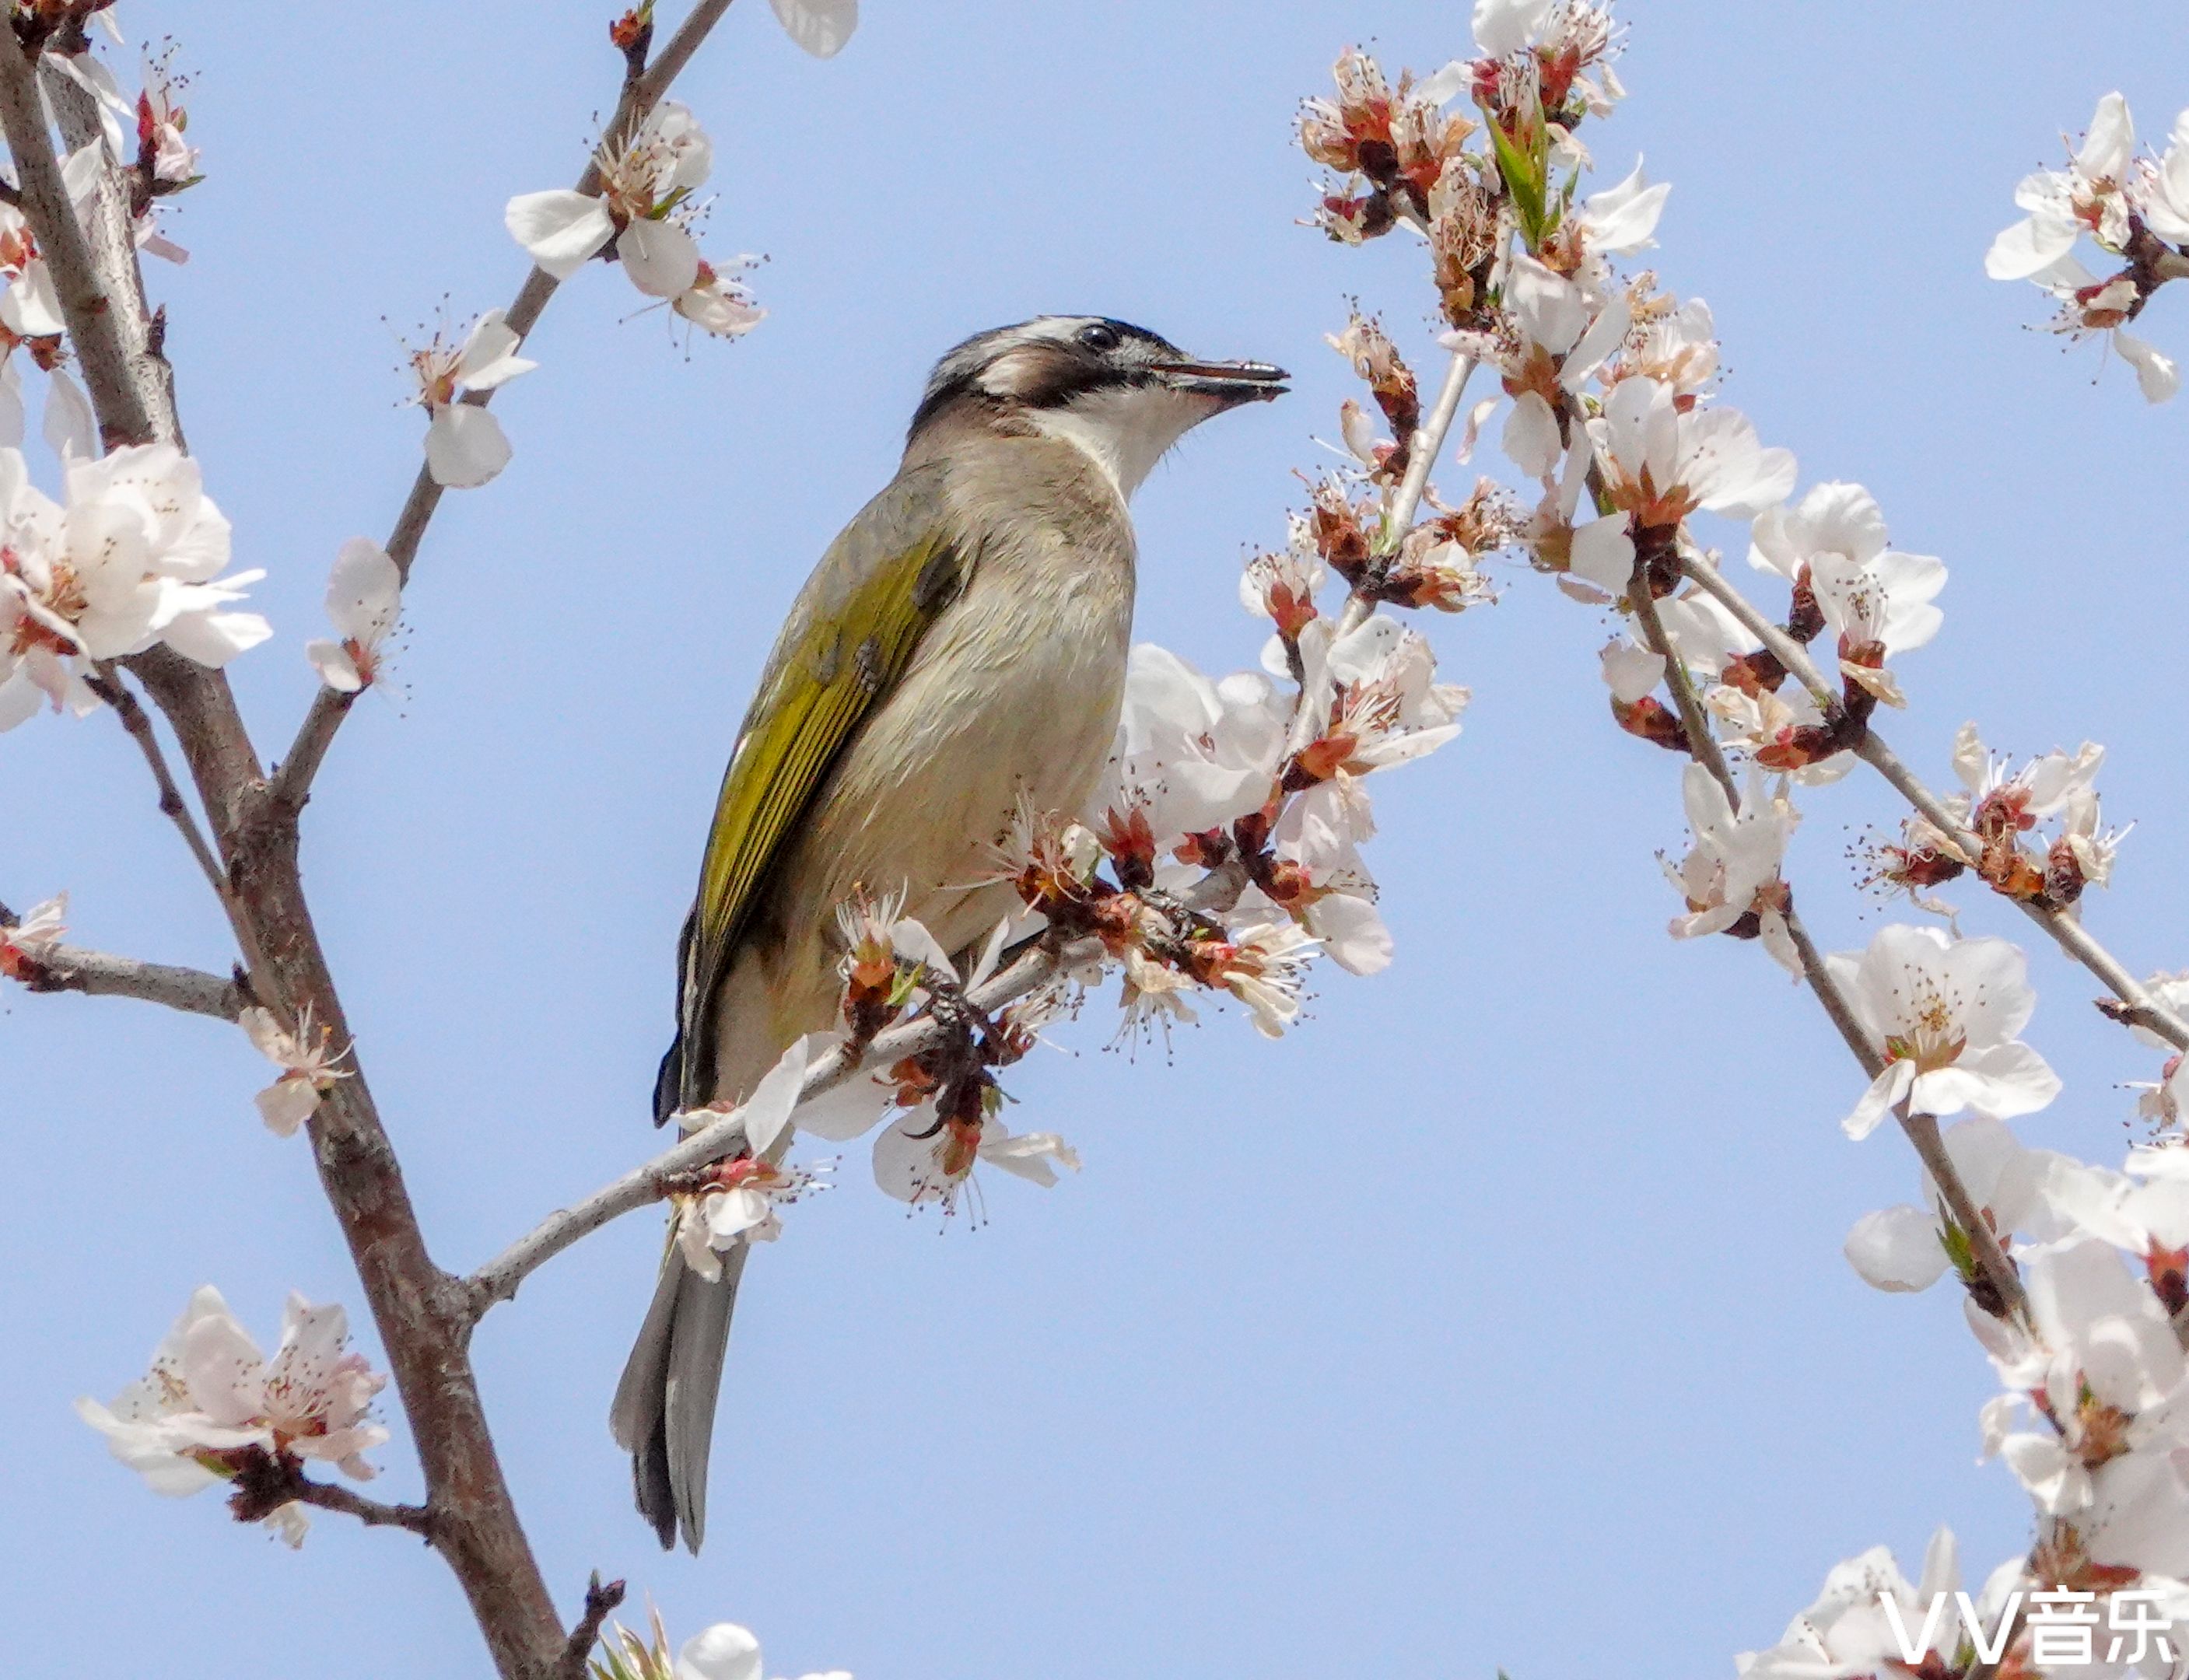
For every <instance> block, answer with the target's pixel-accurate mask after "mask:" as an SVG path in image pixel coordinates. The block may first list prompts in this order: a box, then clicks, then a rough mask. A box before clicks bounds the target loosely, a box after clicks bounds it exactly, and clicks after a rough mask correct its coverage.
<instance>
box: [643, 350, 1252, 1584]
mask: <svg viewBox="0 0 2189 1680" xmlns="http://www.w3.org/2000/svg"><path fill="white" fill-rule="evenodd" d="M1286 377H1287V376H1286V374H1285V373H1284V372H1283V371H1282V370H1281V369H1279V368H1275V367H1270V366H1269V365H1265V364H1263V363H1259V362H1208V361H1200V360H1196V359H1194V358H1192V357H1190V356H1188V355H1186V354H1184V353H1183V352H1181V351H1180V350H1179V348H1178V347H1177V346H1175V345H1174V344H1172V343H1170V342H1168V341H1167V340H1165V339H1162V338H1160V337H1157V336H1156V335H1155V334H1154V333H1152V332H1148V331H1144V330H1143V329H1141V328H1140V327H1136V326H1128V325H1126V324H1125V323H1124V322H1123V321H1116V320H1106V319H1103V318H1101V317H1097V316H1086V315H1044V316H1043V317H1041V318H1039V319H1038V320H1031V321H1026V322H1023V323H1021V324H1020V325H1016V326H1007V327H1001V328H998V329H997V330H996V331H993V332H984V333H981V334H980V335H979V336H978V337H973V338H969V339H967V340H966V341H965V342H964V343H963V344H960V345H959V346H958V348H956V349H954V350H953V351H951V352H950V354H947V356H945V357H943V359H942V361H941V362H939V363H938V364H936V369H935V371H934V373H933V374H932V375H931V376H930V378H929V379H928V382H927V389H926V392H925V394H924V395H923V396H922V397H921V399H920V403H919V410H918V411H917V412H915V413H914V414H913V417H912V427H911V431H910V433H909V435H908V437H907V438H906V440H905V450H904V460H903V462H902V465H901V466H900V467H898V469H897V477H896V478H893V479H891V481H890V484H889V485H888V487H887V488H886V489H884V490H883V491H882V492H881V494H880V495H877V496H876V497H875V498H874V500H873V501H870V502H868V504H867V505H866V506H865V507H863V508H862V509H861V510H860V512H859V513H858V516H857V518H854V519H853V520H852V521H851V523H850V524H849V525H847V526H846V527H845V529H844V531H843V534H842V535H840V536H839V537H838V538H837V539H836V540H835V541H834V543H832V544H831V545H830V546H829V552H827V553H826V554H825V555H823V557H822V558H821V563H820V564H819V565H818V566H817V567H815V568H814V570H813V575H812V577H810V578H809V579H807V580H806V586H805V588H804V589H802V590H801V591H800V592H799V596H798V599H797V601H796V602H795V604H794V605H793V606H792V608H791V609H790V617H789V619H788V621H787V622H786V623H785V624H784V625H783V630H782V631H781V633H780V634H779V635H778V636H777V638H776V642H775V649H774V652H773V653H771V654H770V655H769V658H768V662H767V668H766V670H765V671H764V672H762V674H761V682H760V692H759V693H757V694H756V695H755V697H754V699H753V702H752V705H751V707H750V709H749V710H748V711H747V712H746V713H745V718H744V724H743V725H742V726H741V727H739V729H738V738H737V744H736V746H735V747H734V748H733V749H732V751H731V755H730V763H729V768H728V769H727V771H726V772H724V774H723V777H722V787H721V795H720V796H719V797H718V799H717V800H716V806H715V822H714V828H713V830H712V831H711V832H710V834H709V835H708V838H707V850H706V855H705V858H704V862H703V863H702V865H701V868H700V874H699V897H698V900H697V902H695V903H694V904H693V908H692V914H691V916H690V918H689V919H687V921H686V923H685V925H684V933H683V937H682V941H681V942H680V945H679V950H678V963H679V975H678V991H677V1032H676V1042H675V1043H674V1044H671V1045H670V1049H669V1054H668V1055H666V1056H665V1057H664V1058H663V1059H662V1063H661V1074H660V1078H659V1080H658V1081H657V1082H656V1084H655V1088H654V1096H653V1110H654V1120H655V1122H656V1123H657V1124H658V1123H660V1122H662V1121H665V1120H666V1119H667V1118H668V1117H670V1115H672V1114H673V1113H675V1112H676V1111H677V1110H679V1109H682V1108H688V1107H694V1106H699V1105H700V1104H703V1103H706V1102H710V1101H717V1100H738V1099H740V1098H742V1097H743V1096H744V1095H745V1094H746V1093H747V1092H749V1090H750V1089H751V1088H752V1086H753V1085H754V1083H755V1082H756V1081H757V1080H758V1079H759V1078H760V1077H761V1075H762V1074H763V1073H765V1072H766V1071H767V1070H768V1068H769V1067H771V1066H773V1065H774V1063H775V1061H777V1059H778V1057H779V1056H780V1055H782V1054H783V1051H784V1050H785V1049H788V1048H789V1045H790V1044H792V1043H793V1042H795V1040H796V1039H798V1038H800V1037H801V1036H803V1035H804V1034H806V1033H808V1032H817V1031H820V1030H822V1029H823V1028H825V1027H829V1026H830V1025H831V1024H833V1023H834V1021H835V1019H836V1013H837V1005H838V1000H839V997H840V980H839V977H838V972H837V970H838V964H839V960H840V957H841V955H842V944H841V940H840V934H839V932H838V930H837V926H836V920H835V910H836V907H837V906H838V905H839V904H840V903H841V902H844V901H845V900H846V899H847V898H848V897H851V895H852V894H853V893H854V891H860V890H863V891H867V892H868V893H871V894H885V893H896V892H898V891H902V893H903V894H904V895H905V897H904V912H903V913H904V914H907V915H909V916H913V917H915V918H917V919H919V921H920V922H922V923H923V924H925V926H926V927H927V928H928V930H929V931H930V932H931V933H932V934H934V936H936V940H937V941H939V942H940V943H941V944H942V947H943V948H944V949H945V950H948V951H959V950H961V949H964V947H969V946H971V945H973V944H975V943H976V942H979V941H980V940H981V938H982V937H983V936H986V935H987V933H988V931H990V930H991V929H992V928H993V926H994V925H995V924H996V923H997V921H998V919H1000V918H1001V917H1002V916H1004V914H1006V913H1008V912H1009V911H1010V910H1012V909H1014V908H1015V907H1016V899H1015V896H1014V895H1013V892H1012V890H1011V889H1010V886H1009V885H1007V884H998V883H995V882H993V880H991V881H990V882H989V883H988V884H987V885H982V884H981V881H982V878H983V877H993V874H994V873H995V870H994V864H993V847H994V846H995V843H996V842H997V840H998V839H1000V838H1001V837H1002V835H1003V834H1004V832H1005V831H1006V829H1008V828H1009V826H1010V821H1011V818H1012V816H1013V814H1014V812H1015V810H1016V809H1017V807H1018V806H1019V805H1020V803H1021V801H1022V800H1023V801H1025V802H1027V804H1029V805H1031V806H1032V807H1033V808H1034V809H1036V810H1040V811H1059V812H1066V813H1074V814H1076V813H1077V812H1079V811H1080V810H1081V808H1082V807H1083V806H1084V805H1085V804H1086V803H1087V801H1088V800H1089V799H1090V798H1091V797H1092V796H1093V795H1094V794H1095V791H1096V784H1097V782H1098V780H1099V778H1100V776H1101V774H1102V772H1103V769H1104V766H1105V765H1106V762H1107V760H1108V756H1109V752H1110V746H1111V736H1112V735H1113V733H1115V731H1116V728H1117V712H1118V707H1119V704H1120V702H1121V700H1122V699H1123V693H1124V686H1125V658H1126V653H1127V650H1128V644H1129V641H1130V636H1131V630H1132V618H1133V574H1134V542H1133V527H1132V521H1131V519H1130V518H1129V516H1128V514H1127V512H1126V510H1125V502H1126V499H1127V498H1128V496H1130V495H1132V493H1133V491H1134V489H1137V488H1138V487H1139V485H1140V481H1141V480H1142V479H1143V478H1146V477H1147V475H1148V472H1149V471H1150V469H1151V468H1152V467H1154V466H1155V464H1156V462H1157V461H1158V460H1160V459H1161V458H1162V455H1163V454H1164V452H1165V451H1167V450H1168V449H1169V448H1170V447H1171V445H1172V444H1175V443H1176V442H1177V441H1178V440H1179V438H1181V437H1183V436H1184V435H1185V433H1187V432H1188V431H1190V430H1191V429H1192V428H1193V427H1196V426H1197V425H1199V424H1200V423H1201V422H1202V421H1204V420H1207V419H1208V418H1209V417H1210V416H1213V415H1217V414H1221V413H1222V412H1224V411H1225V410H1226V409H1230V408H1236V407H1237V406H1239V405H1240V404H1243V403H1248V402H1253V401H1255V400H1258V399H1265V398H1270V397H1276V396H1278V395H1281V393H1283V390H1284V388H1285V387H1284V384H1283V381H1284V380H1285V378H1286ZM745 1254H746V1247H745V1246H744V1245H743V1244H740V1245H738V1247H736V1248H735V1249H733V1250H732V1251H731V1252H730V1253H727V1254H726V1255H724V1256H723V1266H722V1276H721V1278H720V1279H719V1280H716V1281H709V1280H707V1279H704V1278H703V1277H701V1276H699V1274H698V1273H696V1272H694V1271H693V1270H692V1269H691V1268H690V1267H689V1266H688V1265H687V1264H685V1263H684V1261H683V1259H682V1258H681V1257H680V1256H679V1255H678V1254H677V1253H676V1252H675V1251H674V1250H673V1249H672V1250H671V1252H670V1254H669V1255H668V1257H667V1259H666V1260H665V1263H664V1264H663V1267H662V1272H661V1278H660V1281H659V1285H658V1286H657V1287H656V1288H655V1291H654V1296H653V1307H652V1309H651V1310H649V1311H648V1314H647V1317H646V1322H645V1325H644V1326H642V1328H641V1330H640V1331H639V1334H638V1342H637V1345H636V1347H634V1348H633V1349H631V1359H630V1361H629V1363H628V1364H627V1365H626V1366H625V1368H624V1373H623V1380H622V1382H621V1383H619V1385H618V1387H617V1389H616V1396H615V1403H614V1408H613V1410H612V1411H611V1413H610V1420H609V1421H610V1427H611V1428H612V1429H613V1430H614V1435H615V1438H616V1440H617V1441H618V1442H619V1444H620V1445H623V1446H624V1447H625V1448H627V1449H628V1450H629V1451H630V1452H631V1470H632V1478H633V1481H634V1483H635V1485H636V1491H637V1498H638V1508H639V1510H640V1512H641V1513H642V1514H643V1515H644V1516H645V1518H646V1519H647V1520H648V1522H650V1523H651V1524H653V1528H654V1530H655V1532H656V1533H657V1534H659V1536H660V1538H661V1543H662V1545H663V1546H664V1547H672V1546H674V1545H675V1544H676V1536H677V1533H678V1531H679V1530H680V1529H681V1530H682V1534H683V1536H684V1542H685V1544H686V1545H687V1546H688V1547H690V1548H691V1549H692V1550H693V1551H694V1552H697V1551H698V1550H699V1545H700V1541H701V1540H702V1538H703V1537H704V1535H705V1532H706V1511H707V1455H708V1450H709V1446H710V1441H711V1438H712V1435H713V1433H714V1419H715V1400H716V1390H717V1389H718V1388H719V1387H720V1385H721V1371H722V1354H723V1349H724V1347H725V1345H726V1343H727V1341H728V1338H729V1326H730V1309H731V1307H732V1304H734V1302H735V1300H736V1297H737V1288H738V1278H739V1276H741V1274H742V1272H743V1270H744V1258H745Z"/></svg>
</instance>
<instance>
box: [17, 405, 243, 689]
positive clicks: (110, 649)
mask: <svg viewBox="0 0 2189 1680" xmlns="http://www.w3.org/2000/svg"><path fill="white" fill-rule="evenodd" d="M65 478H66V486H67V487H66V492H65V493H66V496H67V501H66V505H65V506H63V505H61V504H58V503H55V502H54V501H52V500H51V499H49V498H48V497H47V496H46V495H44V494H42V492H41V491H39V490H38V489H37V488H35V487H34V486H33V485H32V484H31V482H30V475H29V472H28V469H27V467H25V463H24V461H23V457H22V455H21V453H20V451H19V450H0V727H13V726H14V724H17V723H20V722H21V721H23V720H24V719H25V718H26V717H29V716H31V715H32V714H33V713H34V712H35V711H36V710H37V707H38V703H39V699H40V697H41V696H42V697H43V698H44V699H47V700H48V701H50V702H51V704H53V705H54V707H55V708H57V709H59V708H66V709H69V710H76V711H83V710H89V709H90V708H91V707H93V706H94V705H96V704H98V702H97V699H96V698H95V697H94V696H93V695H92V694H91V693H90V691H89V690H88V688H87V687H85V681H84V680H85V678H86V676H88V675H89V672H90V667H91V665H93V663H94V662H98V661H104V660H108V659H121V658H125V657H127V656H128V655H130V654H133V653H142V652H144V650H145V649H146V648H150V647H151V646H153V645H154V644H155V643H156V642H166V643H167V645H168V646H169V647H171V648H173V649H174V650H175V651H176V652H177V653H181V654H183V655H184V657H185V658H188V659H194V660H195V661H196V662H197V663H199V664H201V665H216V666H217V665H224V664H226V663H227V662H228V661H229V659H233V658H234V657H235V655H236V654H237V653H240V652H242V651H243V650H244V649H246V648H252V647H255V646H256V645H257V643H259V642H263V641H264V640H265V639H266V637H267V636H269V635H271V634H272V633H273V631H272V629H271V627H270V626H269V625H268V624H267V622H266V620H265V619H263V618H260V617H259V616H258V615H257V614H255V613H238V612H234V611H231V610H229V609H230V608H232V607H233V606H234V605H235V603H236V602H240V601H241V600H242V599H243V598H244V585H246V584H250V583H253V582H256V581H257V580H258V579H259V578H260V577H262V576H263V573H258V572H241V573H236V574H233V575H230V576H228V577H222V576H220V575H219V574H220V572H221V571H222V569H223V568H224V567H225V566H226V565H227V563H228V558H229V523H228V521H227V519H226V518H223V516H222V514H221V512H220V510H219V509H218V507H216V506H214V505H213V502H212V499H211V498H210V497H208V496H206V495H205V494H204V491H203V488H202V484H201V478H200V476H199V470H198V465H197V462H196V461H194V460H192V459H191V458H190V457H189V456H188V455H184V454H183V453H182V452H181V451H180V450H177V449H176V448H174V447H173V445H172V444H144V445H139V446H132V447H129V448H125V449H119V450H115V451H114V452H113V453H112V454H110V455H103V456H100V457H98V458H97V459H93V460H76V461H71V463H70V465H69V467H68V470H67V472H66V474H65Z"/></svg>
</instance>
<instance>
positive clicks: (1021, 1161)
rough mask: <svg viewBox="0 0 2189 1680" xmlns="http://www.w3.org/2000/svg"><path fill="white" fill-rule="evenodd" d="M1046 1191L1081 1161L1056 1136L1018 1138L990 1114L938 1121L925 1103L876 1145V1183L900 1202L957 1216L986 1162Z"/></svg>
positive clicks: (1034, 1134) (894, 1124)
mask: <svg viewBox="0 0 2189 1680" xmlns="http://www.w3.org/2000/svg"><path fill="white" fill-rule="evenodd" d="M981 1162H987V1164H988V1165H989V1166H991V1167H995V1168H999V1169H1000V1170H1002V1171H1004V1172H1006V1173H1009V1174H1012V1175H1013V1176H1014V1177H1016V1178H1021V1179H1027V1181H1028V1182H1029V1183H1032V1184H1038V1185H1042V1186H1044V1188H1046V1187H1048V1186H1049V1185H1054V1184H1055V1183H1056V1168H1058V1167H1068V1168H1071V1169H1072V1171H1073V1172H1078V1170H1079V1157H1078V1153H1077V1152H1076V1151H1074V1150H1073V1149H1072V1146H1071V1145H1069V1144H1067V1143H1066V1142H1065V1141H1064V1140H1063V1139H1062V1138H1061V1137H1059V1136H1057V1135H1056V1134H1055V1133H1054V1132H1027V1133H1022V1134H1016V1135H1014V1134H1012V1133H1011V1132H1010V1129H1009V1128H1006V1127H1005V1126H1004V1123H1003V1122H1002V1121H1001V1120H998V1119H997V1118H996V1117H994V1116H993V1115H989V1116H987V1117H984V1118H981V1119H978V1120H964V1119H958V1118H954V1117H942V1116H938V1115H937V1114H936V1112H935V1110H934V1108H933V1106H931V1105H929V1104H922V1105H921V1106H919V1107H918V1108H915V1109H913V1110H912V1111H911V1112H909V1113H907V1114H905V1115H903V1116H902V1117H899V1118H898V1119H897V1120H896V1121H894V1122H892V1123H891V1124H890V1125H889V1126H887V1127H886V1128H884V1129H883V1130H882V1132H881V1133H880V1134H879V1135H878V1136H877V1137H876V1138H875V1140H874V1182H875V1184H877V1185H880V1187H881V1189H882V1190H883V1191H884V1192H885V1193H886V1194H888V1195H890V1196H895V1197H896V1198H897V1200H898V1201H900V1202H911V1203H913V1205H914V1206H919V1205H920V1204H922V1203H925V1202H935V1203H936V1204H938V1205H939V1206H940V1207H941V1208H942V1211H943V1212H944V1213H946V1214H950V1213H956V1212H957V1209H958V1201H959V1196H960V1194H961V1193H962V1192H964V1190H965V1188H966V1186H967V1185H969V1184H970V1182H971V1180H972V1177H973V1168H975V1167H976V1165H978V1164H980V1163H981Z"/></svg>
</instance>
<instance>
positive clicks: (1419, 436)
mask: <svg viewBox="0 0 2189 1680" xmlns="http://www.w3.org/2000/svg"><path fill="white" fill-rule="evenodd" d="M1475 366H1476V363H1475V359H1474V358H1473V356H1469V355H1465V354H1454V355H1453V357H1452V359H1451V366H1450V367H1448V368H1446V369H1445V376H1444V386H1443V388H1442V389H1440V391H1438V393H1437V399H1436V402H1435V404H1434V406H1433V407H1432V408H1431V409H1430V410H1429V411H1428V416H1427V417H1426V418H1424V419H1423V421H1422V423H1421V424H1420V425H1419V426H1418V427H1415V429H1414V435H1413V438H1411V441H1410V442H1409V443H1408V444H1407V445H1406V450H1407V454H1406V476H1405V477H1404V478H1401V479H1400V480H1399V489H1398V494H1396V495H1394V496H1393V497H1392V498H1391V506H1390V507H1389V511H1388V512H1386V513H1385V514H1384V516H1383V529H1381V530H1380V531H1378V532H1377V541H1376V552H1377V554H1378V555H1380V556H1383V557H1389V556H1391V555H1394V554H1396V553H1397V552H1399V546H1400V544H1401V543H1403V542H1405V541H1406V533H1407V532H1408V531H1410V530H1411V529H1413V526H1414V512H1415V510H1416V509H1417V508H1418V507H1419V506H1421V505H1422V497H1423V495H1424V494H1425V493H1426V492H1427V490H1428V484H1429V473H1430V472H1432V471H1433V470H1434V468H1435V467H1436V461H1437V457H1438V456H1439V455H1442V454H1443V453H1444V440H1445V438H1447V437H1449V436H1451V423H1452V421H1454V420H1456V419H1457V418H1458V417H1459V404H1460V401H1461V399H1462V398H1464V397H1465V396H1466V395H1467V382H1468V380H1470V379H1472V378H1473V377H1474V370H1475Z"/></svg>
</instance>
